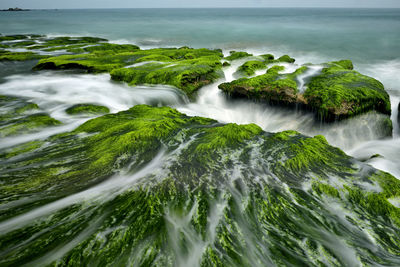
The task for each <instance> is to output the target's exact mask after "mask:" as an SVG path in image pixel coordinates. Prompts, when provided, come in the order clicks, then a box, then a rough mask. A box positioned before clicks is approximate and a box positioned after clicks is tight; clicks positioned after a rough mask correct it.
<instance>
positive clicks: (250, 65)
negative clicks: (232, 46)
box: [237, 60, 267, 76]
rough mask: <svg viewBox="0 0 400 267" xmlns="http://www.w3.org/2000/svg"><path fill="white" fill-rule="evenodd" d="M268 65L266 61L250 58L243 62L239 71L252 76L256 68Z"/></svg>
mask: <svg viewBox="0 0 400 267" xmlns="http://www.w3.org/2000/svg"><path fill="white" fill-rule="evenodd" d="M266 68H267V66H266V65H265V63H264V62H262V61H258V60H250V61H247V62H245V63H243V64H242V65H241V66H240V67H239V68H238V70H237V72H238V73H240V74H244V75H246V76H251V75H254V74H255V73H256V70H260V69H266Z"/></svg>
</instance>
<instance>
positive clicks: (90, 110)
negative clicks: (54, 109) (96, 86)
mask: <svg viewBox="0 0 400 267" xmlns="http://www.w3.org/2000/svg"><path fill="white" fill-rule="evenodd" d="M65 112H66V113H67V114H70V115H80V114H88V115H101V114H106V113H109V112H110V109H109V108H108V107H105V106H100V105H95V104H90V103H83V104H76V105H73V106H71V107H69V108H67V109H66V110H65Z"/></svg>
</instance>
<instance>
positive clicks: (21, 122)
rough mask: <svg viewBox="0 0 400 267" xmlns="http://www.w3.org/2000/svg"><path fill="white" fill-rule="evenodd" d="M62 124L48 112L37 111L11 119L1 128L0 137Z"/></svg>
mask: <svg viewBox="0 0 400 267" xmlns="http://www.w3.org/2000/svg"><path fill="white" fill-rule="evenodd" d="M59 124H61V122H59V121H58V120H55V119H53V118H52V117H50V116H49V115H48V114H43V113H37V114H33V115H28V116H26V117H23V118H19V119H15V120H11V121H9V123H8V125H7V126H4V127H1V128H0V137H6V136H11V135H17V134H26V133H32V132H36V131H38V129H40V128H43V127H49V126H56V125H59Z"/></svg>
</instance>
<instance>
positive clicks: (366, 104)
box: [219, 59, 391, 121]
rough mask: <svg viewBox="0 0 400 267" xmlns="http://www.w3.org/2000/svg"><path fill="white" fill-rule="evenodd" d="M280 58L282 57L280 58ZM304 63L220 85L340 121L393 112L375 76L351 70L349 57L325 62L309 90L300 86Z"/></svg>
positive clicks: (231, 92)
mask: <svg viewBox="0 0 400 267" xmlns="http://www.w3.org/2000/svg"><path fill="white" fill-rule="evenodd" d="M278 60H279V59H278ZM307 68H308V67H307V66H302V67H301V68H299V69H297V70H296V71H295V72H293V73H291V74H279V73H278V72H277V71H275V70H276V66H275V67H272V68H271V69H269V70H268V71H267V73H266V74H263V75H260V76H257V77H254V78H249V79H247V78H242V79H238V80H235V81H232V82H230V83H223V84H220V85H219V88H220V89H221V90H223V91H224V92H226V93H227V94H229V95H231V96H234V97H246V98H250V99H255V100H262V101H266V102H269V103H273V104H279V105H285V106H297V107H301V108H304V109H307V110H312V111H314V112H315V113H316V115H317V117H319V118H320V119H322V120H324V121H333V120H340V119H344V118H348V117H352V116H354V115H357V114H361V113H365V112H368V111H371V110H375V111H378V112H381V113H383V114H387V115H390V113H391V108H390V100H389V95H388V94H387V92H386V91H385V89H384V87H383V85H382V84H381V83H380V82H379V81H377V80H376V79H374V78H371V77H368V76H365V75H362V74H360V73H359V72H357V71H354V70H352V68H353V65H352V63H351V61H349V60H343V61H337V62H331V63H327V64H325V67H324V68H323V69H322V71H321V73H320V74H316V75H315V76H313V77H310V79H309V82H307V83H306V84H305V87H306V90H305V91H304V92H300V91H299V89H298V84H297V83H298V77H299V75H300V74H303V73H305V72H306V71H307Z"/></svg>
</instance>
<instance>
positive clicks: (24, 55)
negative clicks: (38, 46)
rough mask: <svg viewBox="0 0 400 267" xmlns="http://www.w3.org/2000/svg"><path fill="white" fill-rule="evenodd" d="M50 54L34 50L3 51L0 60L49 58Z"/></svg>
mask: <svg viewBox="0 0 400 267" xmlns="http://www.w3.org/2000/svg"><path fill="white" fill-rule="evenodd" d="M47 57H48V56H45V55H39V54H36V53H33V52H10V51H1V53H0V61H25V60H36V59H43V58H47Z"/></svg>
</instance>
